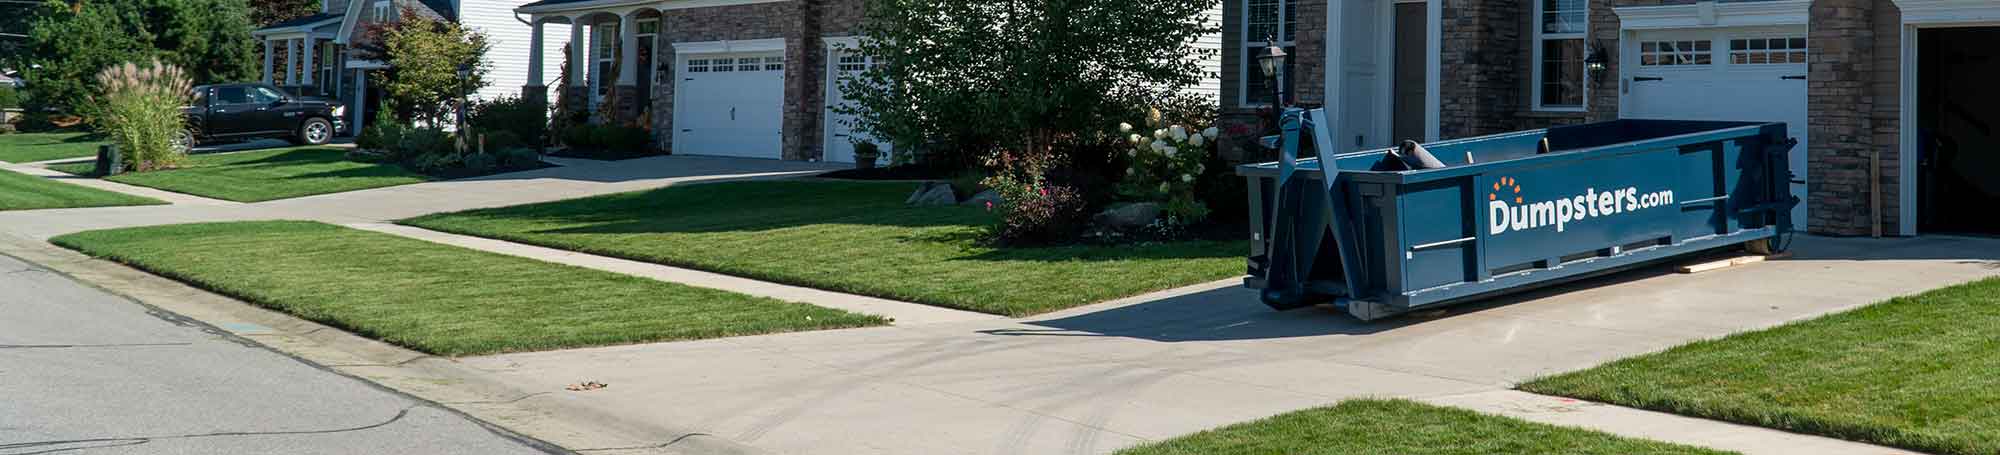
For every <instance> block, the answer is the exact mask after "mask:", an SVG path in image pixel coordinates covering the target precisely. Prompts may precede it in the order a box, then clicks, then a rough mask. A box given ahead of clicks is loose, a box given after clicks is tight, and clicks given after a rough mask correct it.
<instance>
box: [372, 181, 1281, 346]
mask: <svg viewBox="0 0 2000 455" xmlns="http://www.w3.org/2000/svg"><path fill="white" fill-rule="evenodd" d="M912 188H915V185H913V184H909V183H880V182H839V181H764V182H735V183H716V184H706V185H687V186H677V187H669V188H663V189H659V190H654V191H647V192H638V193H625V194H615V195H608V196H600V197H593V198H585V199H576V200H569V201H558V202H552V203H546V204H534V205H524V206H517V207H505V208H498V209H487V210H475V211H469V212H461V213H455V214H442V215H432V216H425V217H420V218H415V219H411V220H405V221H403V223H404V224H409V225H412V226H419V227H423V228H427V229H434V230H440V231H447V232H455V233H461V234H468V235H477V236H483V237H492V238H498V239H504V240H511V241H517V242H522V243H530V244H536V245H542V246H548V247H552V248H561V249H567V250H574V251H582V252H587V253H593V254H600V255H608V256H617V257H623V258H628V259H634V260H640V261H650V262H656V263H662V264H669V265H675V266H682V267H689V268H696V269H703V270H711V271H716V272H721V273H727V274H732V275H739V276H745V277H751V278H756V279H761V280H767V281H775V282H780V283H789V284H795V285H802V286H810V287H816V288H823V289H830V290H835V291H842V292H849V293H855V294H863V295H870V296H877V297H884V298H891V299H899V300H906V301H912V302H920V303H927V304H933V305H940V306H947V307H953V308H963V309H968V310H974V311H983V312H989V313H998V314H1006V315H1017V316H1018V315H1028V314H1035V313H1041V312H1046V311H1051V310H1056V309H1062V308H1069V307H1074V306H1078V305H1083V304H1088V303H1093V302H1099V301H1104V300H1109V299H1113V298H1118V297H1124V296H1130V295H1135V294H1140V293H1144V292H1148V291H1154V290H1160V289H1167V288H1172V287H1176V286H1182V285H1188V284H1195V283H1201V282H1206V281H1212V280H1217V279H1223V278H1228V277H1233V276H1238V275H1241V274H1242V273H1243V254H1244V252H1245V251H1248V247H1247V246H1246V245H1244V244H1243V243H1242V242H1234V241H1230V242H1217V241H1198V242H1174V243H1158V244H1150V245H1144V246H1068V247H1052V248H1006V249H994V248H989V247H985V246H981V245H980V243H979V241H978V237H979V236H980V235H981V234H982V233H983V232H984V230H985V226H986V225H988V224H990V223H992V222H993V215H992V214H989V213H987V212H986V211H985V210H984V209H980V208H965V207H909V206H906V205H904V204H903V200H904V199H905V198H906V197H907V196H908V195H909V193H910V190H911V189H912Z"/></svg>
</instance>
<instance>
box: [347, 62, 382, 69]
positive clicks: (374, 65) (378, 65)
mask: <svg viewBox="0 0 2000 455" xmlns="http://www.w3.org/2000/svg"><path fill="white" fill-rule="evenodd" d="M388 67H389V64H387V63H382V62H379V61H375V60H362V59H348V60H347V69H351V70H379V69H383V68H388Z"/></svg>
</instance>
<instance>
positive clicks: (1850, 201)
mask: <svg viewBox="0 0 2000 455" xmlns="http://www.w3.org/2000/svg"><path fill="white" fill-rule="evenodd" d="M1883 3H1887V2H1886V1H1884V2H1883ZM1877 7H1878V5H1877V4H1876V0H1817V1H1814V2H1813V4H1812V15H1811V17H1812V19H1811V20H1812V23H1811V24H1810V28H1811V31H1810V35H1809V43H1810V49H1809V50H1808V52H1809V55H1810V57H1808V60H1807V61H1808V62H1809V66H1810V69H1809V74H1808V77H1809V79H1808V80H1809V81H1810V82H1809V83H1808V88H1807V92H1806V98H1807V101H1806V106H1807V108H1806V109H1807V119H1808V120H1807V123H1809V126H1810V128H1809V129H1810V134H1811V135H1812V141H1811V147H1812V148H1811V150H1809V151H1808V153H1810V155H1808V156H1809V157H1810V158H1809V159H1808V161H1807V165H1806V167H1807V176H1806V179H1807V181H1809V182H1812V186H1811V189H1810V196H1809V200H1810V201H1811V204H1812V206H1811V207H1810V208H1809V209H1808V214H1809V217H1810V219H1809V220H1808V222H1807V226H1808V229H1810V230H1811V231H1813V232H1819V233H1827V234H1836V235H1866V234H1870V233H1872V229H1871V225H1870V223H1871V221H1872V220H1871V219H1870V216H1869V215H1870V214H1869V202H1870V201H1869V197H1868V193H1869V190H1870V182H1869V166H1870V156H1871V155H1872V154H1875V153H1877V152H1880V151H1886V150H1893V147H1894V141H1893V140H1891V141H1889V143H1888V144H1877V143H1876V140H1877V135H1876V134H1875V133H1876V132H1877V129H1876V124H1877V123H1876V121H1877V120H1878V119H1877V118H1875V117H1876V115H1877V111H1876V109H1877V105H1878V104H1879V103H1878V100H1877V96H1876V95H1877V92H1876V91H1877V89H1878V86H1877V85H1876V81H1875V78H1876V76H1877V75H1878V73H1877V72H1876V71H1875V66H1876V65H1877V64H1878V62H1879V59H1878V56H1877V55H1876V52H1877V42H1876V36H1875V35H1876V33H1877V31H1876V27H1875V20H1876V19H1879V18H1878V17H1877V16H1878V9H1877ZM1899 22H1900V21H1899ZM1893 59H1894V57H1893V55H1892V56H1890V61H1891V62H1893ZM1883 101H1886V102H1888V103H1890V104H1894V103H1895V98H1889V99H1887V100H1883ZM1890 137H1891V138H1892V139H1893V137H1894V136H1893V135H1890ZM1884 147H1889V148H1888V149H1885V148H1884ZM1881 160H1882V161H1885V162H1893V161H1894V155H1893V153H1890V154H1884V156H1882V157H1881ZM1882 183H1883V188H1884V189H1885V190H1887V189H1889V188H1890V181H1889V180H1888V179H1884V180H1883V182H1882ZM1885 199H1886V198H1885Z"/></svg>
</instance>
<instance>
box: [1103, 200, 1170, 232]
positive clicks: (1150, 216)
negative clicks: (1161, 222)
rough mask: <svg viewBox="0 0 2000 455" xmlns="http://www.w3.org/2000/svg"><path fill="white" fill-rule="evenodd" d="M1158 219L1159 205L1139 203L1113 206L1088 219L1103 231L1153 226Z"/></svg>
mask: <svg viewBox="0 0 2000 455" xmlns="http://www.w3.org/2000/svg"><path fill="white" fill-rule="evenodd" d="M1159 218H1160V204H1155V203H1151V202H1139V203H1131V204H1118V205H1113V206H1111V208H1107V209H1104V211H1102V212H1098V213H1097V215H1096V216H1092V217H1091V218H1090V222H1091V223H1092V224H1096V225H1097V226H1098V227H1101V228H1105V229H1114V230H1116V229H1134V228H1139V227H1143V226H1145V225H1148V224H1153V220H1156V219H1159Z"/></svg>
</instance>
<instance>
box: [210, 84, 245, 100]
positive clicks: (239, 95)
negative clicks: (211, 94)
mask: <svg viewBox="0 0 2000 455" xmlns="http://www.w3.org/2000/svg"><path fill="white" fill-rule="evenodd" d="M215 104H250V90H248V89H246V88H245V87H243V86H233V87H216V88H215Z"/></svg>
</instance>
